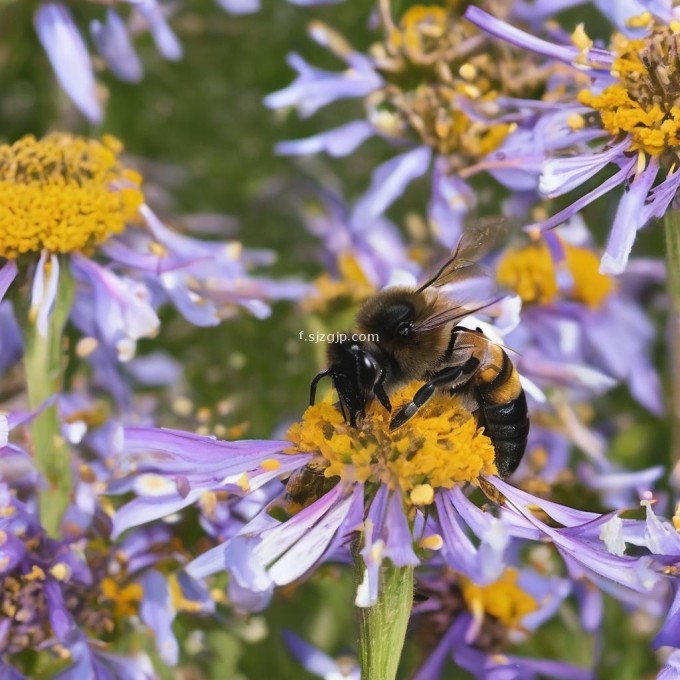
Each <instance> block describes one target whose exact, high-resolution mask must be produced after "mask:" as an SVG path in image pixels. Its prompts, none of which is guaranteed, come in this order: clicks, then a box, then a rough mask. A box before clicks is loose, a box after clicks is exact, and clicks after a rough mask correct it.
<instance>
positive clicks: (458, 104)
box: [265, 3, 547, 247]
mask: <svg viewBox="0 0 680 680" xmlns="http://www.w3.org/2000/svg"><path fill="white" fill-rule="evenodd" d="M381 23H382V27H383V29H384V31H385V36H386V37H385V39H384V40H383V41H382V42H379V43H377V44H376V45H374V46H373V47H372V48H371V51H370V53H369V55H368V56H367V55H364V54H362V53H359V52H357V51H356V50H355V49H353V48H352V47H351V46H350V45H349V43H348V42H347V41H346V40H345V38H344V37H343V36H341V35H339V34H338V33H336V32H334V31H333V30H332V29H330V28H329V27H327V26H325V25H323V24H321V23H319V22H314V23H313V24H312V25H311V27H310V34H311V37H312V38H313V39H314V40H315V41H316V42H317V43H319V44H320V45H322V46H324V47H326V48H328V49H329V50H330V51H331V52H332V53H333V54H334V55H335V56H336V57H338V58H339V59H340V60H341V61H342V62H344V64H345V65H346V69H345V70H344V71H326V70H321V69H317V68H314V67H312V66H310V65H308V64H307V63H306V62H305V61H304V60H303V59H302V58H301V57H300V56H299V55H297V54H294V55H291V57H290V58H289V62H290V64H291V65H292V66H293V67H294V68H295V69H296V71H298V73H299V76H298V78H297V79H296V80H295V81H294V82H293V83H292V84H291V85H290V86H288V87H286V88H284V89H283V90H280V91H278V92H275V93H273V94H271V95H269V96H268V97H267V98H266V99H265V103H266V104H267V106H269V107H271V108H276V109H281V108H288V107H295V108H296V109H297V110H298V112H299V113H300V115H301V116H303V117H307V116H310V115H312V114H314V113H315V112H316V111H317V110H318V109H320V108H322V107H324V106H327V105H328V104H330V103H333V102H335V101H338V100H341V99H346V98H354V99H362V100H363V101H364V104H365V106H366V109H367V114H366V119H364V120H355V121H352V122H349V123H346V124H344V125H342V126H340V127H339V128H336V129H333V130H330V131H326V132H322V133H319V134H317V135H314V136H312V137H309V138H307V139H301V140H295V141H286V142H282V143H280V144H279V145H278V146H277V151H278V152H279V153H282V154H289V155H305V154H311V153H318V152H326V153H328V154H330V155H332V156H345V155H348V154H351V153H353V152H354V151H355V149H356V148H357V147H358V146H360V145H361V144H362V143H363V142H364V141H365V140H366V139H368V138H369V137H371V136H374V135H377V136H379V137H382V138H384V139H385V140H387V141H388V142H390V143H392V144H393V145H394V147H395V148H396V149H397V150H398V153H397V155H395V156H394V157H392V158H390V159H389V160H387V161H386V162H384V163H383V164H382V165H380V166H379V167H377V168H376V169H375V170H374V172H373V174H372V177H371V183H370V187H369V188H368V190H367V191H366V193H365V194H364V195H363V196H362V197H361V198H360V200H359V201H357V203H356V205H355V207H354V210H353V213H352V216H351V220H352V222H353V223H355V224H359V225H361V224H363V223H365V222H367V221H372V220H375V219H376V218H377V217H379V216H380V215H382V214H383V213H384V212H385V211H386V210H387V209H388V208H389V207H390V206H391V205H392V203H394V201H395V200H396V199H397V198H399V197H400V196H401V195H402V194H403V192H404V190H405V188H406V187H407V186H408V185H409V184H410V183H411V182H413V181H414V180H416V179H418V178H420V177H422V176H425V175H429V176H430V177H431V184H432V192H431V201H430V205H429V219H430V222H431V226H432V230H433V233H434V235H435V236H436V238H437V239H438V240H439V241H440V242H441V243H443V244H444V245H445V246H447V247H452V246H453V245H454V244H455V243H456V241H457V239H458V238H459V236H460V230H461V227H462V220H463V217H464V216H465V215H466V214H467V213H468V212H469V211H470V209H472V208H473V207H474V205H475V196H474V193H473V191H472V189H471V188H470V187H469V186H468V185H467V183H466V182H465V181H464V180H463V179H462V171H463V170H464V169H465V168H467V167H468V166H470V165H471V164H478V165H479V164H483V162H484V159H485V158H486V157H487V156H488V155H489V154H491V153H492V152H498V153H499V154H507V152H506V150H505V145H506V143H508V142H509V140H510V139H511V137H512V134H511V133H514V132H515V130H516V128H517V123H518V121H519V120H520V119H521V116H520V117H517V116H515V117H514V119H512V120H510V119H506V118H504V117H502V116H500V115H499V107H498V105H497V103H496V97H497V96H498V93H499V92H501V93H504V94H505V95H507V96H517V95H518V94H522V93H527V92H529V91H531V92H533V91H534V90H536V89H540V88H541V87H542V84H543V82H544V80H545V78H546V75H547V72H545V71H544V70H542V69H541V68H539V67H537V65H536V64H534V63H531V64H527V63H526V60H525V61H524V62H523V63H522V64H520V63H519V62H517V63H515V62H514V61H513V57H512V56H511V55H510V54H509V53H508V52H507V51H505V52H503V53H499V54H498V55H497V56H496V58H490V56H489V51H490V50H491V51H493V49H494V47H493V44H492V43H491V42H489V41H488V40H485V39H484V37H483V34H482V33H480V32H479V31H478V30H477V29H475V28H474V27H473V26H472V25H471V24H469V23H466V22H464V21H461V17H460V16H458V15H456V12H455V11H454V10H446V9H444V8H441V7H435V6H427V7H426V6H422V5H417V6H414V7H411V8H410V9H408V10H407V11H406V12H405V13H404V15H403V16H402V17H401V19H400V20H399V22H398V23H395V21H394V19H393V18H392V16H391V15H390V11H389V3H383V4H381ZM497 179H499V181H501V183H505V184H507V185H508V186H509V187H511V188H513V189H515V188H516V184H517V173H515V174H514V175H513V174H512V173H506V174H505V175H503V173H499V174H498V175H497ZM522 181H523V188H525V189H526V188H531V189H533V188H535V187H536V185H537V173H536V172H534V173H533V174H532V175H531V176H528V175H527V176H526V177H525V178H523V180H522Z"/></svg>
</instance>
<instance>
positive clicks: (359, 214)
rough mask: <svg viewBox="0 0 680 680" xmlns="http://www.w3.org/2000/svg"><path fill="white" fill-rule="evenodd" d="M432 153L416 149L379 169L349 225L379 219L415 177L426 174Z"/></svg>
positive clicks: (424, 148)
mask: <svg viewBox="0 0 680 680" xmlns="http://www.w3.org/2000/svg"><path fill="white" fill-rule="evenodd" d="M431 156H432V151H431V150H430V149H429V148H428V147H426V146H419V147H416V148H415V149H413V150H411V151H407V152H406V153H403V154H401V155H399V156H395V157H394V158H391V159H390V160H389V161H386V162H385V163H383V164H382V165H379V166H378V167H377V168H376V169H375V170H374V171H373V174H372V175H371V186H370V187H369V189H368V191H367V192H366V193H365V194H364V195H363V196H362V197H361V198H360V199H359V200H358V201H357V203H356V205H355V207H354V210H353V211H352V215H351V218H350V221H351V223H352V224H357V225H359V224H365V223H367V222H371V221H372V220H374V219H375V218H376V217H379V216H380V215H382V214H383V213H384V212H385V210H387V208H389V207H390V206H391V205H392V203H394V201H396V200H397V198H399V197H400V196H401V195H402V194H403V193H404V191H405V189H406V187H407V186H408V185H409V184H410V183H411V182H412V181H413V180H414V179H416V178H417V177H421V176H422V175H424V174H425V173H426V172H427V169H428V168H429V166H430V158H431Z"/></svg>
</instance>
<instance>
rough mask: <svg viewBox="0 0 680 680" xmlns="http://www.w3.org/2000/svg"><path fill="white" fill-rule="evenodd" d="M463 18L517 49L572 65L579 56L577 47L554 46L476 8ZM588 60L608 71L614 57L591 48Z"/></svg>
mask: <svg viewBox="0 0 680 680" xmlns="http://www.w3.org/2000/svg"><path fill="white" fill-rule="evenodd" d="M465 18H466V19H467V20H468V21H470V22H472V23H473V24H475V26H478V27H479V28H480V29H482V31H485V32H486V33H489V34H491V35H493V36H495V37H496V38H500V39H501V40H506V41H508V42H509V43H511V44H513V45H517V46H518V47H522V48H524V49H527V50H530V51H532V52H536V53H538V54H543V55H544V56H546V57H551V58H553V59H558V60H559V61H565V62H567V63H572V62H574V61H575V60H577V59H578V58H579V57H580V55H581V50H579V49H578V48H577V47H572V46H566V45H564V46H563V45H555V44H554V43H550V42H548V41H547V40H542V39H541V38H537V37H536V36H533V35H531V34H529V33H526V32H525V31H522V30H520V29H519V28H516V27H514V26H511V25H510V24H507V23H505V22H504V21H501V20H500V19H496V17H494V16H492V15H491V14H488V13H487V12H484V11H483V10H481V9H479V8H478V7H474V6H473V7H468V8H467V10H466V12H465ZM588 60H589V61H590V62H593V64H592V65H593V67H595V68H601V69H603V70H606V71H608V70H609V69H610V68H611V65H612V63H613V61H614V57H613V55H612V54H611V53H610V52H608V51H606V50H601V49H598V48H591V49H589V50H588Z"/></svg>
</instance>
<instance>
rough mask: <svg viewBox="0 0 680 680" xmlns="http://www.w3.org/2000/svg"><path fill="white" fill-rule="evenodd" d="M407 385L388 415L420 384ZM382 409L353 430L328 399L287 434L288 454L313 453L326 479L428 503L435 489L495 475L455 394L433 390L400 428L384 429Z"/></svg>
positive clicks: (485, 443) (487, 448)
mask: <svg viewBox="0 0 680 680" xmlns="http://www.w3.org/2000/svg"><path fill="white" fill-rule="evenodd" d="M418 387H419V384H418V383H412V384H410V385H408V386H406V387H405V388H403V389H401V390H398V391H397V392H396V393H395V394H393V395H392V396H391V401H392V405H393V407H394V408H393V412H395V410H398V409H399V408H400V407H401V406H402V405H403V404H405V403H406V402H408V401H410V399H411V398H412V397H413V395H414V393H415V392H416V390H417V389H418ZM390 418H391V414H389V413H388V412H387V411H386V410H385V408H384V407H383V406H382V405H381V404H380V403H378V402H377V401H375V402H372V403H371V404H370V405H369V406H368V408H367V410H366V416H365V417H364V418H363V419H362V420H361V421H360V423H359V426H358V428H357V429H355V428H352V427H350V426H349V425H348V424H347V423H345V422H344V419H343V417H342V414H341V413H340V411H339V409H338V408H337V407H335V406H333V405H332V404H329V403H319V404H316V405H315V406H310V407H309V408H308V409H307V410H306V411H305V414H304V416H303V418H302V422H300V423H296V424H294V425H293V426H292V427H291V428H290V430H289V431H288V439H289V440H290V441H291V442H292V443H293V444H294V449H293V450H291V452H292V453H298V452H305V453H307V452H314V453H317V454H318V460H315V462H314V465H315V466H316V465H318V466H319V467H320V468H322V469H323V470H324V475H325V476H326V477H336V476H337V477H340V478H341V479H342V480H343V481H345V482H366V483H375V484H387V485H388V486H389V487H390V488H392V489H400V490H401V491H402V493H403V494H404V499H405V501H406V503H408V504H411V505H427V504H430V503H432V502H433V500H434V491H436V489H438V488H446V489H450V488H452V487H454V486H456V485H458V484H461V483H464V482H472V483H475V482H476V481H477V479H478V478H479V476H480V475H491V474H496V472H497V471H496V466H495V464H494V448H493V445H492V443H491V440H490V439H489V438H488V437H487V436H486V435H485V434H484V431H483V428H479V427H477V422H476V420H475V418H474V417H473V416H472V415H471V414H470V413H469V412H468V411H466V410H465V409H464V408H463V406H462V404H461V403H459V402H458V400H457V399H455V398H452V397H450V396H440V395H435V396H434V397H433V398H432V399H430V401H429V402H427V404H426V405H425V406H423V407H422V408H421V409H420V410H419V411H418V413H417V414H416V415H415V416H414V417H413V418H411V419H410V420H409V421H408V422H407V423H406V424H405V425H403V426H402V427H400V428H398V429H397V430H395V431H391V430H390Z"/></svg>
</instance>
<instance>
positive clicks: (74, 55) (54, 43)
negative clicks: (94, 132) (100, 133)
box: [34, 2, 103, 124]
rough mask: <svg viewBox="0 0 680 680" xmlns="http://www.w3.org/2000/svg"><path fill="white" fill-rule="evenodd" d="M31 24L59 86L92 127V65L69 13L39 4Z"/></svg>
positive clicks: (95, 102) (96, 117)
mask: <svg viewBox="0 0 680 680" xmlns="http://www.w3.org/2000/svg"><path fill="white" fill-rule="evenodd" d="M34 24H35V30H36V32H37V33H38V38H39V39H40V42H41V43H42V46H43V48H44V49H45V52H47V56H48V58H49V60H50V63H51V64H52V68H53V69H54V73H55V75H56V76H57V80H58V81H59V84H60V85H61V86H62V87H63V88H64V90H65V91H66V93H67V94H68V96H69V97H70V98H71V99H72V101H73V103H74V104H75V105H76V106H77V107H78V108H79V109H80V110H81V111H82V113H83V114H84V115H85V116H86V117H87V118H88V119H89V120H90V121H91V122H92V123H95V124H99V123H101V122H102V118H103V114H102V108H101V105H100V103H99V99H98V98H97V86H96V83H95V80H94V71H93V69H92V61H91V60H90V55H89V53H88V51H87V47H86V46H85V42H84V41H83V39H82V37H81V35H80V33H79V31H78V28H77V27H76V25H75V23H74V21H73V18H72V16H71V13H70V11H69V10H68V9H67V8H66V7H65V6H64V5H62V4H60V3H56V2H47V3H43V4H40V6H39V7H38V9H37V10H36V12H35V17H34Z"/></svg>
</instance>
